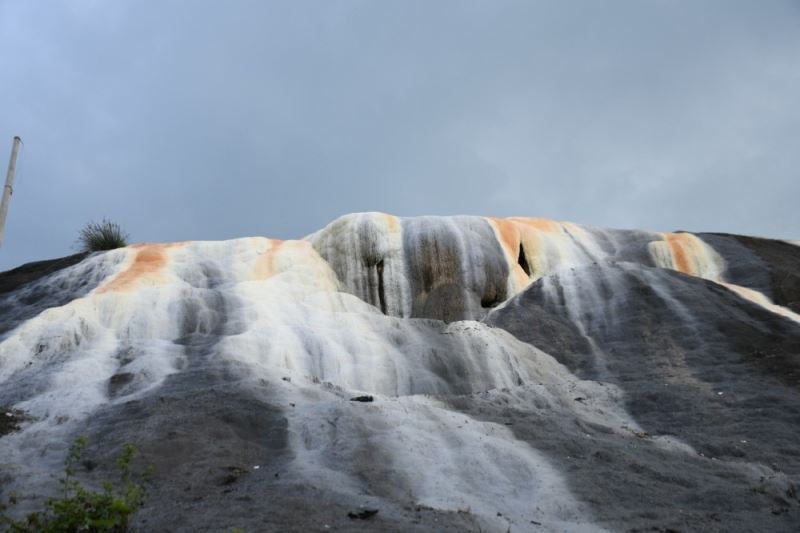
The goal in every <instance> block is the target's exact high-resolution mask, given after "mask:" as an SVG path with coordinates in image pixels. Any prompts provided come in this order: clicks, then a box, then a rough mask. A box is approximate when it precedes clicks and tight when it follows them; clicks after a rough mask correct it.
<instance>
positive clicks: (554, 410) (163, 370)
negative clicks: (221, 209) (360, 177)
mask: <svg viewBox="0 0 800 533" xmlns="http://www.w3.org/2000/svg"><path fill="white" fill-rule="evenodd" d="M798 267H800V247H797V246H794V245H792V244H789V243H785V242H781V241H770V240H767V239H755V238H751V237H741V236H729V235H714V234H697V235H694V234H689V233H669V234H660V233H651V232H642V231H622V230H600V229H596V228H589V227H583V226H578V225H575V224H570V223H562V222H556V221H550V220H543V219H535V218H510V219H495V218H483V217H420V218H410V219H403V218H397V217H393V216H391V215H386V214H382V213H362V214H354V215H348V216H345V217H342V218H341V219H338V220H336V221H334V222H332V223H331V224H330V225H328V226H327V227H325V228H323V229H321V230H320V231H318V232H316V233H314V234H312V235H310V236H308V237H307V238H305V239H302V240H295V241H278V240H272V239H266V238H260V237H254V238H246V239H237V240H232V241H224V242H185V243H174V244H142V245H135V246H131V247H128V248H124V249H120V250H114V251H111V252H106V253H99V254H94V255H91V256H88V257H76V258H69V259H67V260H64V261H60V262H50V263H42V264H32V265H26V266H25V267H21V268H20V269H17V270H16V271H10V272H8V273H3V274H0V288H2V291H1V292H0V405H2V406H4V409H7V410H8V412H13V413H15V415H14V416H15V417H17V418H15V422H14V424H13V426H14V431H9V432H7V433H6V434H3V435H1V436H0V497H5V496H7V495H8V494H9V493H10V492H11V491H14V492H17V493H18V494H20V495H22V497H21V498H20V504H19V507H18V511H19V512H21V513H22V512H24V511H26V510H30V509H32V508H34V507H35V506H36V505H39V504H40V503H41V500H42V498H43V497H44V496H45V495H47V494H50V493H52V492H53V491H55V490H56V489H57V488H58V485H57V477H58V475H59V474H60V472H61V469H60V464H61V462H62V461H63V458H64V456H65V453H66V449H67V447H68V445H69V443H70V442H71V441H72V440H73V439H74V438H75V437H76V436H77V435H82V434H85V435H88V437H89V442H90V446H89V449H88V453H89V454H90V455H91V456H92V457H93V461H94V462H96V463H97V465H98V466H97V468H93V469H92V471H91V472H88V471H87V472H84V473H82V474H81V476H82V477H83V478H84V479H85V480H86V481H87V482H88V483H100V482H101V480H103V479H107V478H108V477H110V476H112V475H113V474H112V470H113V458H114V456H115V455H116V454H117V453H118V452H119V449H120V448H121V447H122V445H123V444H124V443H126V442H133V443H135V444H136V445H137V446H138V447H139V448H140V449H141V450H142V455H143V458H142V460H143V462H145V463H151V464H153V466H154V467H155V479H154V484H153V486H152V488H151V497H150V499H149V500H148V503H147V506H146V508H145V509H144V510H142V512H140V513H139V515H138V516H137V520H138V526H139V527H140V528H141V529H143V530H179V531H202V530H208V531H218V530H224V529H226V528H228V529H229V528H232V527H243V528H245V529H246V530H248V531H249V530H254V531H256V530H288V531H291V530H296V531H306V530H317V529H325V526H328V527H329V528H331V529H339V530H347V531H351V530H361V529H364V530H373V531H374V530H390V531H409V530H418V531H464V530H475V531H478V530H482V531H507V530H508V529H509V528H510V529H511V530H512V531H540V530H541V531H596V530H622V531H628V530H632V529H638V530H650V529H653V528H655V529H656V530H659V529H660V530H665V529H667V528H671V529H674V530H710V531H714V530H719V531H753V530H770V531H795V530H796V529H797V525H798V523H800V501H798V499H797V490H796V489H795V486H796V485H797V484H798V482H800V454H798V453H797V451H796V443H797V442H798V440H799V439H798V438H800V418H798V417H799V416H800V415H798V413H800V390H799V389H800V316H798V314H797V311H798V309H797V305H796V302H797V301H800V297H799V294H800V293H798V289H797V287H796V286H795V285H796V283H795V278H796V276H797V274H796V273H797V272H798V271H800V269H799V268H798ZM22 274H24V276H22V277H20V276H21V275H22ZM360 395H368V396H371V397H372V398H373V401H372V402H351V401H350V399H351V398H353V397H356V396H360ZM12 410H13V411H12ZM2 415H3V412H0V416H2ZM9 427H11V426H9ZM676 509H680V511H681V512H680V513H677V512H676ZM365 510H368V511H369V512H365ZM374 510H377V511H378V512H377V513H372V511H374Z"/></svg>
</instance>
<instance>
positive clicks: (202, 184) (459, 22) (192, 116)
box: [0, 0, 800, 269]
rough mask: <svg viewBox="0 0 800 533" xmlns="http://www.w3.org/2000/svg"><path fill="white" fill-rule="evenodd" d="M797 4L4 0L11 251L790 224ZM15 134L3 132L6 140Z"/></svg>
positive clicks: (38, 253)
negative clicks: (107, 242) (346, 229)
mask: <svg viewBox="0 0 800 533" xmlns="http://www.w3.org/2000/svg"><path fill="white" fill-rule="evenodd" d="M798 30H800V9H798V4H797V3H796V2H791V1H786V2H780V1H775V2H732V1H725V2H721V1H720V2H691V1H688V0H687V1H684V2H666V1H644V2H642V1H629V2H628V1H618V2H613V3H610V2H603V3H600V2H588V1H587V2H549V3H535V2H528V1H525V2H511V1H501V2H464V1H458V2H455V1H453V2H446V1H440V2H371V1H363V2H327V1H323V0H319V1H315V2H298V1H294V0H293V1H287V2H280V3H278V2H272V3H266V2H256V1H252V2H247V1H240V2H226V3H219V2H133V1H128V2H126V1H119V2H99V1H94V2H91V1H85V2H69V3H68V2H52V3H45V2H26V1H24V0H4V1H0V65H2V71H0V110H1V112H0V118H1V119H2V120H0V154H1V155H0V161H2V165H3V167H4V165H5V161H6V158H7V156H8V149H9V148H10V141H11V137H12V136H13V135H15V134H19V135H21V136H22V137H23V139H24V140H25V143H26V146H25V149H24V151H23V154H22V159H21V162H20V169H19V174H18V180H17V187H16V194H15V196H14V198H13V201H12V205H11V210H10V214H9V220H8V223H7V227H6V242H5V244H4V245H3V247H2V248H0V269H3V268H9V267H12V266H15V265H16V264H19V263H21V262H23V261H28V260H32V259H39V258H45V257H53V256H58V255H63V254H65V253H68V252H69V251H70V250H69V247H70V246H71V245H72V243H73V241H74V238H75V235H76V234H77V230H78V229H79V228H80V226H81V225H82V224H83V223H84V222H86V221H88V220H90V219H99V218H101V217H103V216H108V217H110V218H113V219H115V220H117V221H119V222H120V223H121V224H123V226H125V227H126V228H127V229H128V230H129V231H130V232H131V234H132V236H133V238H134V240H148V241H166V240H184V239H224V238H232V237H238V236H245V235H266V236H275V237H284V238H285V237H299V236H302V235H305V234H307V233H309V232H311V231H313V230H315V229H317V228H319V227H321V226H322V225H324V224H325V223H327V222H328V221H330V220H331V219H333V218H335V217H336V216H338V215H340V214H343V213H346V212H351V211H364V210H381V211H388V212H392V213H395V214H398V215H417V214H455V213H469V214H491V215H501V216H503V215H515V214H521V215H533V216H546V217H553V218H558V219H566V220H573V221H577V222H582V223H588V224H592V225H597V226H611V227H639V228H645V229H657V230H669V229H689V230H714V231H730V232H739V233H749V234H763V235H769V236H774V237H781V238H798V237H799V236H800V213H799V212H798V209H797V206H796V204H797V199H798V198H800V179H798V176H797V174H798V169H800V149H798V139H800V100H798V98H797V95H798V94H800V68H798V65H800V31H798ZM3 143H5V144H3Z"/></svg>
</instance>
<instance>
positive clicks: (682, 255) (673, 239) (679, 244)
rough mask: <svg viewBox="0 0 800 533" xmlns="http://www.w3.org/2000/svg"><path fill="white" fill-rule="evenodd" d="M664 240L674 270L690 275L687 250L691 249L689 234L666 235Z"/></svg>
mask: <svg viewBox="0 0 800 533" xmlns="http://www.w3.org/2000/svg"><path fill="white" fill-rule="evenodd" d="M664 240H666V241H667V245H668V246H669V250H670V253H671V254H672V262H673V263H674V265H675V270H677V271H678V272H683V273H684V274H692V270H691V266H690V263H689V256H688V250H687V249H688V248H691V242H690V241H689V234H687V233H667V234H665V235H664Z"/></svg>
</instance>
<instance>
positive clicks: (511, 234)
mask: <svg viewBox="0 0 800 533" xmlns="http://www.w3.org/2000/svg"><path fill="white" fill-rule="evenodd" d="M489 223H490V224H492V225H493V226H494V227H495V229H496V230H497V234H498V235H499V237H500V244H502V245H503V248H504V249H505V251H506V253H508V256H509V257H510V258H511V259H512V260H513V261H516V259H517V255H518V254H519V239H520V237H519V229H517V226H516V224H514V222H512V221H511V220H507V219H504V218H494V217H491V218H489Z"/></svg>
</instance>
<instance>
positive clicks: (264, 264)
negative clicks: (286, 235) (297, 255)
mask: <svg viewBox="0 0 800 533" xmlns="http://www.w3.org/2000/svg"><path fill="white" fill-rule="evenodd" d="M283 243H284V241H282V240H278V239H271V240H270V241H269V249H267V250H265V251H264V253H263V254H261V257H259V258H258V261H256V265H255V268H254V269H253V277H254V278H255V279H267V278H269V277H271V276H272V275H273V274H275V271H276V270H277V265H276V264H275V261H276V259H277V255H278V253H279V252H280V250H281V248H282V247H283Z"/></svg>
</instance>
